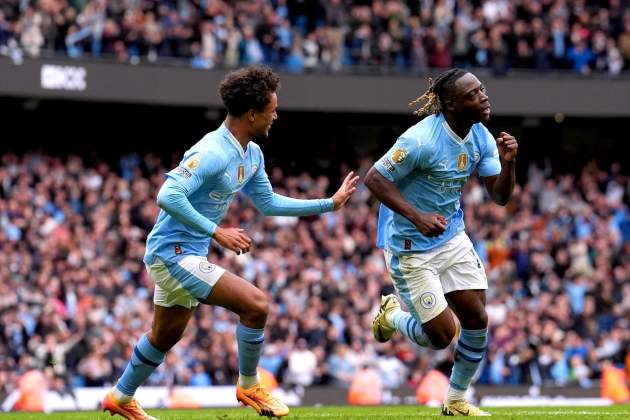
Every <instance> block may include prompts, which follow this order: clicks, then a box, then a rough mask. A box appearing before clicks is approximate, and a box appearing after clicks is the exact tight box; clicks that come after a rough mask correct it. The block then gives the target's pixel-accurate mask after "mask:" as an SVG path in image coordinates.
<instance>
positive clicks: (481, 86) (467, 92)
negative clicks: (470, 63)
mask: <svg viewBox="0 0 630 420" xmlns="http://www.w3.org/2000/svg"><path fill="white" fill-rule="evenodd" d="M482 88H483V83H481V82H480V83H479V85H478V86H475V87H474V88H472V89H470V90H468V91H466V93H464V96H467V95H469V94H470V93H472V92H474V91H475V90H479V89H482Z"/></svg>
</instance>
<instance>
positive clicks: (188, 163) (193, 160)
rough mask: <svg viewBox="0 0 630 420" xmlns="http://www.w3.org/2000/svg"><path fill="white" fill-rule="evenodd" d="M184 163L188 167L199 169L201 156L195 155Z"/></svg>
mask: <svg viewBox="0 0 630 420" xmlns="http://www.w3.org/2000/svg"><path fill="white" fill-rule="evenodd" d="M184 165H186V167H187V168H188V169H197V168H198V167H199V156H198V155H193V156H192V157H191V158H190V159H188V160H187V161H186V163H185V164H184Z"/></svg>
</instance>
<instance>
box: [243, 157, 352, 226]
mask: <svg viewBox="0 0 630 420" xmlns="http://www.w3.org/2000/svg"><path fill="white" fill-rule="evenodd" d="M352 175H353V173H352V172H351V173H350V174H348V176H347V177H346V179H345V180H344V182H343V183H342V184H341V187H340V188H339V190H338V191H337V192H336V193H335V195H333V197H332V198H325V199H315V200H302V199H298V198H291V197H286V196H284V195H280V194H276V193H274V192H273V189H272V187H271V183H270V182H269V178H268V177H267V173H266V172H265V170H264V168H263V167H261V168H258V172H256V174H255V175H254V177H253V178H252V179H251V180H250V181H249V182H248V183H247V184H246V185H245V186H244V187H243V191H244V192H245V194H247V195H248V196H249V197H250V198H251V199H252V201H253V202H254V205H255V206H256V208H257V209H258V211H260V212H261V213H262V214H264V215H265V216H310V215H313V214H321V213H326V212H329V211H333V210H337V209H338V208H340V207H342V206H343V205H344V204H345V203H346V201H348V198H350V196H351V195H352V194H353V193H354V192H355V191H356V185H357V183H358V181H359V179H358V177H353V176H352Z"/></svg>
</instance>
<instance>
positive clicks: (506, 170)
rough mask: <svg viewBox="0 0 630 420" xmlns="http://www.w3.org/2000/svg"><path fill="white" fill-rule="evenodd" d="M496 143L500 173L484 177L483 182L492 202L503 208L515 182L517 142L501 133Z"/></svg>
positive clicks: (512, 137)
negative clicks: (499, 160) (499, 159)
mask: <svg viewBox="0 0 630 420" xmlns="http://www.w3.org/2000/svg"><path fill="white" fill-rule="evenodd" d="M496 143H497V149H498V151H499V156H500V157H501V172H500V173H499V175H494V176H489V177H486V178H485V179H484V182H485V184H486V190H488V194H490V197H492V201H494V202H495V203H497V204H499V205H501V206H505V205H506V204H507V203H508V202H509V201H510V198H512V192H513V191H514V183H515V182H516V154H517V153H518V142H517V141H516V138H515V137H514V136H512V135H510V134H508V133H505V132H503V131H502V132H501V134H500V135H499V137H498V138H497V139H496Z"/></svg>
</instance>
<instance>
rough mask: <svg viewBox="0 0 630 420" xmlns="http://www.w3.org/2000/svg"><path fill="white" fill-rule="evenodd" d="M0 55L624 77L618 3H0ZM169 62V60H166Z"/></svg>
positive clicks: (626, 23) (625, 10) (628, 47)
mask: <svg viewBox="0 0 630 420" xmlns="http://www.w3.org/2000/svg"><path fill="white" fill-rule="evenodd" d="M0 54H5V55H10V56H11V57H13V58H14V60H17V61H20V60H22V57H23V56H24V55H26V56H27V57H29V56H30V57H38V56H42V55H55V54H56V55H62V56H68V57H71V58H98V57H103V58H110V59H113V60H116V61H119V62H130V63H134V64H135V63H140V62H162V63H165V62H169V61H173V62H180V63H181V62H184V63H188V64H189V65H191V66H193V67H195V68H214V67H224V68H232V67H237V66H239V65H246V64H254V63H265V64H270V65H273V66H274V67H276V68H282V69H284V70H286V71H293V72H302V71H316V70H319V71H340V70H343V69H360V68H363V69H373V70H376V71H378V72H383V71H387V72H391V71H405V72H413V73H424V72H426V70H427V69H428V68H437V69H445V68H449V67H452V66H459V67H475V68H489V69H491V70H492V71H493V72H494V73H495V74H497V75H502V74H506V73H507V72H508V71H509V70H510V69H536V70H538V71H541V72H545V71H549V70H552V69H570V70H572V71H574V72H576V73H580V74H588V73H591V72H597V73H607V74H613V75H616V74H619V73H620V72H622V71H624V70H628V69H629V68H630V4H629V2H628V1H627V0H598V1H586V0H233V1H227V0H162V1H158V0H3V1H2V3H1V4H0ZM174 59H175V60H174Z"/></svg>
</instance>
